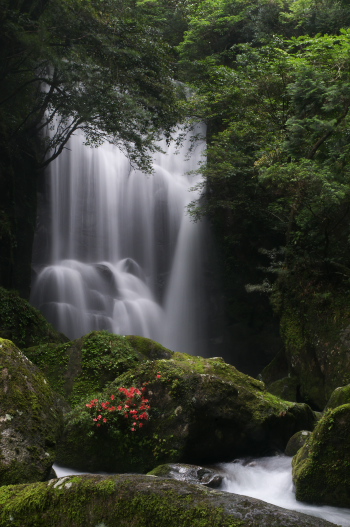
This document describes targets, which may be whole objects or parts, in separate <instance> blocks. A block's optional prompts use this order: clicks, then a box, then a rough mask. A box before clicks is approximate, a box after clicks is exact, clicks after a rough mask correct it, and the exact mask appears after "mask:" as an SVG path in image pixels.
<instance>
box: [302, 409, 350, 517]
mask: <svg viewBox="0 0 350 527" xmlns="http://www.w3.org/2000/svg"><path fill="white" fill-rule="evenodd" d="M349 437H350V404H345V405H343V406H339V407H337V408H335V409H334V410H329V411H328V412H326V414H325V415H324V417H323V418H322V419H321V420H320V422H319V423H318V424H317V426H316V428H315V430H314V432H313V433H312V435H311V436H310V438H309V439H308V440H307V441H306V443H305V445H304V446H303V447H302V448H301V449H300V450H299V452H298V453H297V455H296V456H295V457H294V459H293V480H294V483H295V486H296V497H297V499H298V500H300V501H306V502H310V503H318V504H325V505H334V506H339V507H350V442H349Z"/></svg>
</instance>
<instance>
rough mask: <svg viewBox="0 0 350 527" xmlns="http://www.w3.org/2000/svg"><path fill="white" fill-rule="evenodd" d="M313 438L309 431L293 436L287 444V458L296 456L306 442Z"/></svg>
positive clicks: (302, 431)
mask: <svg viewBox="0 0 350 527" xmlns="http://www.w3.org/2000/svg"><path fill="white" fill-rule="evenodd" d="M310 436H311V432H310V431H309V430H301V431H300V432H297V433H296V434H294V435H292V437H291V438H290V440H289V441H288V443H287V446H286V449H285V451H284V453H285V454H286V456H295V454H296V453H297V452H298V450H299V449H300V448H301V447H302V446H304V445H305V443H306V440H307V439H308V438H309V437H310Z"/></svg>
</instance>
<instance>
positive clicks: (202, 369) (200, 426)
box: [58, 353, 314, 472]
mask: <svg viewBox="0 0 350 527" xmlns="http://www.w3.org/2000/svg"><path fill="white" fill-rule="evenodd" d="M131 387H132V389H133V390H134V391H135V390H140V389H142V390H143V391H142V393H143V396H145V397H146V400H147V403H145V404H146V405H147V406H150V408H149V409H147V412H149V419H148V417H147V416H146V420H145V422H143V423H139V422H138V421H137V420H135V421H134V419H133V416H137V415H139V414H138V413H137V411H136V409H135V408H134V407H133V408H132V412H131V413H130V414H129V413H128V411H127V410H130V409H131V407H130V408H129V409H127V408H126V407H125V404H127V403H126V401H125V397H124V393H123V390H124V391H125V390H128V389H131ZM120 390H122V392H121V391H120ZM137 397H138V398H139V402H138V404H140V405H141V406H142V404H141V400H140V399H141V396H140V395H138V396H137ZM123 398H124V399H123ZM133 404H134V403H133ZM104 406H105V407H104ZM111 406H113V407H114V408H115V409H116V410H115V411H114V412H111V411H110V408H111ZM127 406H130V405H128V404H127ZM117 409H119V410H120V411H117ZM129 423H130V425H131V426H130V425H129ZM133 424H134V425H135V426H133ZM140 424H141V426H142V428H140V426H139V425H140ZM313 424H314V414H313V412H312V411H311V410H310V408H309V407H308V406H307V405H305V404H297V403H290V402H286V401H283V400H281V399H279V398H277V397H275V396H273V395H271V394H269V393H268V392H267V391H266V390H265V387H264V384H263V383H262V382H260V381H258V380H256V379H253V378H252V377H249V376H247V375H244V374H243V373H240V372H239V371H238V370H236V368H235V367H234V366H231V365H229V364H227V363H225V362H224V361H223V359H220V358H217V357H216V358H211V359H204V358H201V357H193V356H190V355H186V354H183V353H174V354H173V355H172V358H171V359H168V360H167V359H161V360H154V361H145V362H141V363H139V365H138V366H137V367H136V368H133V369H130V370H129V371H128V372H126V373H124V374H123V375H121V376H120V377H119V378H118V379H116V380H115V381H114V382H113V383H111V384H109V385H108V387H107V388H106V390H105V391H104V392H102V393H101V394H99V395H96V396H95V398H94V399H93V400H92V401H89V400H86V401H85V402H84V403H82V404H80V405H77V406H76V407H75V408H74V409H73V411H72V412H71V413H69V414H67V415H66V419H65V431H64V435H63V439H62V443H61V444H60V446H59V450H58V463H60V464H62V465H65V466H70V467H74V468H77V469H80V470H87V471H108V472H130V471H134V472H148V471H149V470H152V469H153V468H155V467H156V466H157V465H160V464H164V463H195V464H210V463H213V462H219V461H230V460H232V459H233V458H234V457H239V456H243V455H256V456H258V455H267V454H269V453H274V452H276V450H277V451H284V449H285V446H286V444H287V441H288V440H289V438H290V437H291V436H292V435H293V434H294V433H295V432H297V431H298V430H304V429H312V427H313Z"/></svg>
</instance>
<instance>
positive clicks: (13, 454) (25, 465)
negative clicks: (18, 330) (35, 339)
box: [0, 339, 62, 485]
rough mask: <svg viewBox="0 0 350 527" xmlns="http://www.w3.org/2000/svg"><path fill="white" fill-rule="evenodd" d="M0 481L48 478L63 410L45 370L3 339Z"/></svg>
mask: <svg viewBox="0 0 350 527" xmlns="http://www.w3.org/2000/svg"><path fill="white" fill-rule="evenodd" d="M0 408H1V414H0V485H1V484H2V485H8V484H11V483H24V482H32V481H42V480H44V479H45V478H46V477H47V476H48V474H49V472H50V469H51V466H52V463H53V461H54V458H55V446H56V441H57V436H58V433H59V432H60V429H61V426H62V413H61V409H60V408H59V407H58V404H57V400H56V398H55V395H54V393H53V392H52V389H51V388H50V386H49V384H48V382H47V380H46V379H45V377H44V376H43V374H42V373H41V372H40V371H39V370H38V368H37V367H36V366H34V364H32V363H31V362H30V361H29V360H28V359H27V357H26V356H25V355H23V353H22V352H21V351H20V350H19V349H18V348H16V347H15V345H14V344H13V343H12V342H11V341H9V340H5V339H0Z"/></svg>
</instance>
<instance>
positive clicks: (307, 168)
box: [189, 30, 350, 276]
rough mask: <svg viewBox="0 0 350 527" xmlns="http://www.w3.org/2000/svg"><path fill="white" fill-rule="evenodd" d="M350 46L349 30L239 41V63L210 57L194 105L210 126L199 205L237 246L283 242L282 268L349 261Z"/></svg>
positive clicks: (328, 266)
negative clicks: (223, 217) (266, 41)
mask: <svg viewBox="0 0 350 527" xmlns="http://www.w3.org/2000/svg"><path fill="white" fill-rule="evenodd" d="M349 52H350V31H349V30H341V32H340V34H339V35H337V36H331V35H325V36H320V35H319V36H317V37H314V38H309V37H307V36H303V37H298V38H292V39H290V40H288V39H282V38H279V37H278V38H277V37H276V38H275V39H274V41H273V42H271V43H269V44H266V45H264V46H260V47H255V46H252V45H251V44H242V45H236V46H234V48H233V49H232V51H231V55H232V64H233V66H227V65H217V64H213V63H212V62H210V61H208V60H207V61H206V64H207V74H208V76H207V77H206V78H200V79H199V80H198V81H197V92H196V95H195V97H194V98H193V99H192V100H191V101H190V104H189V111H190V112H191V113H192V114H193V115H197V116H198V117H201V118H203V119H206V120H208V122H209V130H212V132H211V138H210V143H209V146H208V151H207V155H208V165H207V166H206V167H203V169H202V173H203V175H204V176H205V183H206V184H207V189H208V190H207V201H206V203H204V205H203V204H199V207H198V204H192V213H194V214H197V215H198V214H199V215H200V214H201V213H202V212H203V211H205V212H208V213H209V214H211V215H212V217H214V218H215V219H216V220H217V219H218V218H220V214H225V215H226V224H227V218H229V227H230V229H231V232H230V235H229V237H230V240H231V244H232V245H233V246H235V245H236V246H239V244H240V243H242V240H246V239H247V237H249V238H250V239H252V240H253V243H254V239H255V238H257V236H258V235H259V233H260V240H259V243H260V244H261V245H260V247H261V246H264V242H265V243H266V245H265V249H268V250H271V249H272V248H273V246H275V248H276V249H277V248H278V246H279V245H284V246H285V250H284V255H285V257H284V258H285V259H284V262H283V260H282V261H281V267H280V271H283V270H284V271H285V270H286V269H287V268H288V269H289V270H291V269H292V268H295V267H298V266H302V267H305V266H306V267H310V266H313V268H314V269H315V268H317V269H319V272H320V274H321V275H322V274H323V275H324V276H326V275H327V274H329V272H330V271H331V270H334V268H335V267H338V269H340V268H341V266H343V267H342V268H344V269H345V268H348V262H349V258H350V248H349V244H348V240H349V236H350V230H349V221H348V216H349V211H350V210H349V197H350V194H349V192H350V186H349V144H350V143H349V120H348V112H349V107H350V77H349V65H350V64H349V56H350V55H349ZM220 210H221V211H222V212H220ZM236 225H239V229H235V226H236ZM263 231H264V234H263V235H261V233H262V232H263ZM265 240H266V241H265ZM232 245H231V247H232ZM258 248H259V246H257V247H256V249H258ZM274 270H276V269H274Z"/></svg>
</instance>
